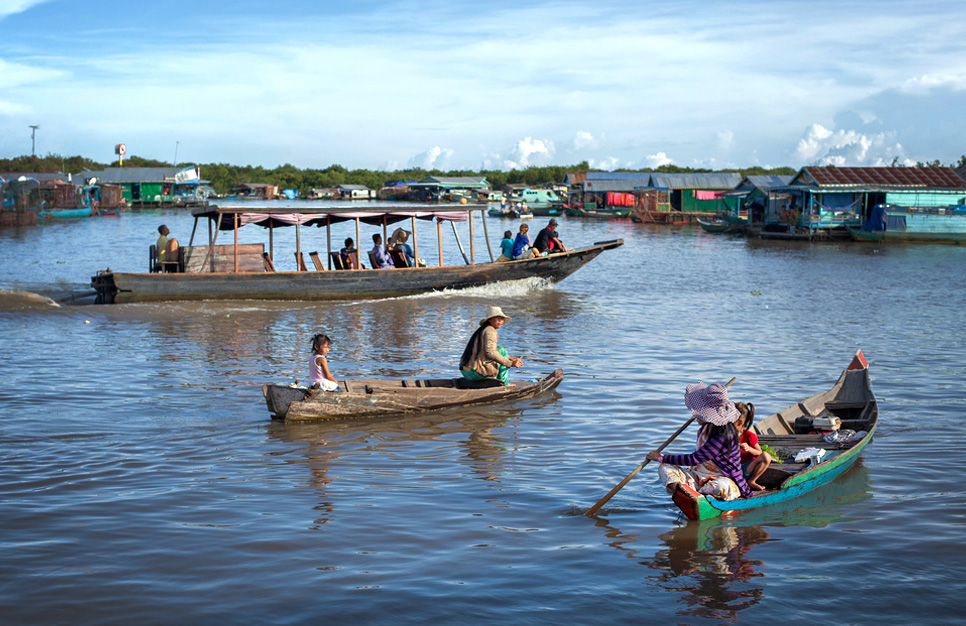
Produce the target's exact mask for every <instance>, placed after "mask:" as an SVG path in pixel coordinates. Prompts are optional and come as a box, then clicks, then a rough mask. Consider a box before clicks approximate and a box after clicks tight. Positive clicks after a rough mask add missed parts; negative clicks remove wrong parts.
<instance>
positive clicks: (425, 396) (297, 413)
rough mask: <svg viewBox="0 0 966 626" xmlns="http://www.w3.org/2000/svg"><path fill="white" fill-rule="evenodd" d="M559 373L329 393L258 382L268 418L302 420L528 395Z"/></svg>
mask: <svg viewBox="0 0 966 626" xmlns="http://www.w3.org/2000/svg"><path fill="white" fill-rule="evenodd" d="M563 375H564V374H563V370H560V369H557V370H554V371H553V372H552V373H551V374H549V375H548V376H547V377H545V378H543V379H542V380H537V381H532V382H519V383H516V384H515V385H514V386H512V387H504V386H503V385H502V384H500V383H499V382H498V381H493V380H483V381H470V380H466V379H464V378H441V379H420V380H399V379H367V380H344V381H341V382H340V383H339V385H340V387H341V389H342V390H341V391H331V392H325V391H320V390H311V391H310V390H307V389H304V388H297V387H288V386H282V385H262V394H263V395H264V396H265V402H266V403H267V404H268V411H269V413H271V414H272V418H273V419H284V420H285V421H289V422H308V421H318V420H333V419H354V418H365V417H382V416H385V415H404V414H408V413H422V412H425V411H434V410H437V409H446V408H451V407H458V406H467V405H472V404H489V403H493V402H503V401H506V400H517V399H519V398H529V397H532V396H535V395H538V394H540V393H543V392H544V391H549V390H550V389H553V388H554V387H556V386H557V385H559V384H560V381H561V380H563Z"/></svg>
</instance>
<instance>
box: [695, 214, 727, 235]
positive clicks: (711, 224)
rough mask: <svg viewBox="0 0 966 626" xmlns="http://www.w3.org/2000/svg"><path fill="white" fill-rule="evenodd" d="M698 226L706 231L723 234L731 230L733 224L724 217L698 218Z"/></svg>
mask: <svg viewBox="0 0 966 626" xmlns="http://www.w3.org/2000/svg"><path fill="white" fill-rule="evenodd" d="M698 226H700V227H701V230H703V231H704V232H706V233H713V234H716V235H717V234H722V233H730V232H731V224H730V223H729V222H727V221H725V220H723V219H715V220H706V219H703V218H700V217H699V218H698Z"/></svg>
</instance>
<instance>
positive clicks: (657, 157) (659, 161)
mask: <svg viewBox="0 0 966 626" xmlns="http://www.w3.org/2000/svg"><path fill="white" fill-rule="evenodd" d="M671 163H674V160H673V159H671V158H670V157H668V155H666V154H664V153H663V152H657V153H655V154H649V155H647V156H646V157H644V159H643V160H642V161H641V164H642V165H643V166H644V167H645V168H649V169H653V168H657V167H661V166H662V165H669V164H671Z"/></svg>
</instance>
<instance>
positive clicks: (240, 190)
mask: <svg viewBox="0 0 966 626" xmlns="http://www.w3.org/2000/svg"><path fill="white" fill-rule="evenodd" d="M229 195H230V196H233V197H237V198H256V199H258V200H274V199H275V198H277V197H278V185H269V184H268V183H241V184H238V185H235V187H234V188H233V189H232V190H231V193H230V194H229Z"/></svg>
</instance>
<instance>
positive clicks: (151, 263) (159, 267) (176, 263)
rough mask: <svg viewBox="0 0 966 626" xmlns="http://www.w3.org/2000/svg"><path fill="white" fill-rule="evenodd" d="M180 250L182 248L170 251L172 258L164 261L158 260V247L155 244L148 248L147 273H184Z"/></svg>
mask: <svg viewBox="0 0 966 626" xmlns="http://www.w3.org/2000/svg"><path fill="white" fill-rule="evenodd" d="M181 250H182V248H180V247H179V248H175V249H174V250H170V251H169V254H171V255H172V258H166V259H165V260H164V261H159V260H158V247H157V246H156V245H155V244H153V243H152V244H151V245H150V246H149V247H148V271H149V272H182V271H184V270H183V268H182V265H181Z"/></svg>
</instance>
